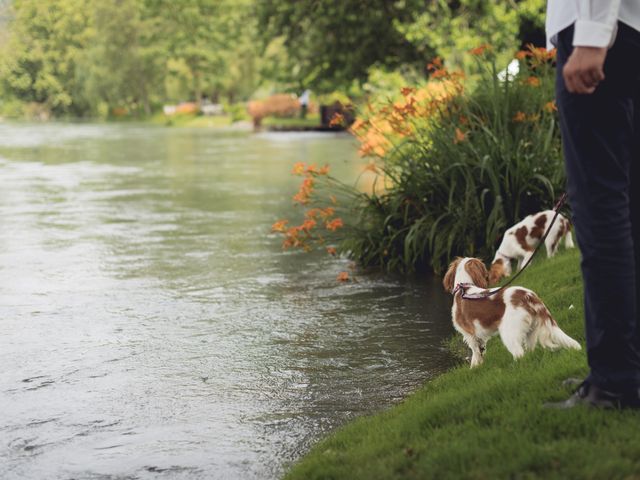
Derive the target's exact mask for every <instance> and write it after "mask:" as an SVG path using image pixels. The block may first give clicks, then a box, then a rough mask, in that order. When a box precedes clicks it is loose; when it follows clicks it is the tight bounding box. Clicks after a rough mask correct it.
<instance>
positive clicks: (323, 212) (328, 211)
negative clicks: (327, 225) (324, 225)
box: [320, 207, 336, 220]
mask: <svg viewBox="0 0 640 480" xmlns="http://www.w3.org/2000/svg"><path fill="white" fill-rule="evenodd" d="M334 213H336V209H335V208H333V207H327V208H325V209H324V210H320V216H321V217H322V218H324V219H325V220H327V219H329V217H332V216H333V214H334Z"/></svg>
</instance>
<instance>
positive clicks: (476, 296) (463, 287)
mask: <svg viewBox="0 0 640 480" xmlns="http://www.w3.org/2000/svg"><path fill="white" fill-rule="evenodd" d="M566 200H567V194H566V192H565V193H563V194H562V196H561V197H560V200H558V202H557V203H556V206H555V207H554V208H553V209H554V210H555V212H556V213H555V214H554V215H553V219H552V220H551V223H550V224H549V227H548V228H547V231H546V232H545V233H544V235H543V236H542V238H541V239H540V243H539V244H538V246H537V247H536V248H535V250H534V251H533V253H532V254H531V256H530V257H529V260H527V261H526V262H525V264H524V265H523V266H522V268H521V269H520V270H519V271H518V272H516V274H515V275H514V276H513V277H511V278H510V279H509V281H508V282H507V283H505V284H504V285H502V286H501V287H499V288H497V289H495V290H484V291H482V292H478V293H467V288H469V287H470V286H472V285H470V284H468V283H459V284H458V285H456V288H455V289H454V290H453V294H454V295H455V294H456V293H457V292H458V291H460V292H462V298H463V299H465V300H482V299H483V298H489V297H491V296H493V295H495V294H496V293H498V292H500V291H502V290H504V289H505V288H507V287H508V286H509V285H511V284H512V283H513V281H514V280H515V279H516V278H518V277H519V276H520V275H521V274H522V272H524V269H525V268H527V267H528V266H529V264H530V263H531V261H532V260H533V257H535V256H536V253H538V250H540V247H541V246H542V244H544V241H545V240H546V239H547V236H548V235H549V232H551V227H553V224H554V223H555V221H556V219H557V218H558V215H560V208H561V207H562V205H564V202H565V201H566ZM473 286H475V285H473Z"/></svg>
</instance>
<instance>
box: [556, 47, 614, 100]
mask: <svg viewBox="0 0 640 480" xmlns="http://www.w3.org/2000/svg"><path fill="white" fill-rule="evenodd" d="M606 56H607V49H606V48H599V47H575V48H574V49H573V52H572V53H571V55H569V59H568V60H567V63H566V64H565V65H564V68H563V69H562V76H563V77H564V83H565V86H566V87H567V90H569V92H571V93H581V94H589V93H593V92H594V91H595V89H596V87H597V86H598V84H599V83H600V82H601V81H602V80H604V70H603V66H604V59H605V57H606Z"/></svg>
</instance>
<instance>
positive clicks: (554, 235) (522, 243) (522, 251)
mask: <svg viewBox="0 0 640 480" xmlns="http://www.w3.org/2000/svg"><path fill="white" fill-rule="evenodd" d="M555 214H556V212H555V211H554V210H545V211H543V212H538V213H536V214H533V215H529V216H528V217H526V218H525V219H524V220H522V221H521V222H518V223H516V224H515V225H514V226H512V227H511V228H509V229H508V230H507V231H506V232H505V233H504V236H503V237H502V243H500V247H498V250H497V252H496V255H495V257H494V258H493V262H492V263H491V270H490V271H489V285H495V284H496V283H497V282H498V281H499V280H500V279H501V278H502V277H508V276H509V275H511V261H512V260H516V261H517V262H518V270H520V269H521V268H522V266H523V265H524V264H525V263H527V262H528V261H529V258H531V256H532V255H533V252H534V251H535V249H536V247H537V246H538V244H539V243H540V241H541V240H542V237H543V236H544V234H545V232H546V231H547V228H549V225H550V224H551V221H552V220H553V217H554V215H555ZM563 238H564V245H565V247H566V248H573V246H574V245H573V238H572V237H571V222H570V221H569V220H568V219H567V218H566V217H565V216H563V215H560V214H558V218H556V221H555V222H554V224H553V226H552V227H551V230H550V231H549V235H547V238H546V239H545V241H544V245H545V247H546V249H547V257H553V256H554V255H555V254H556V253H557V251H558V248H559V246H560V241H561V240H562V239H563Z"/></svg>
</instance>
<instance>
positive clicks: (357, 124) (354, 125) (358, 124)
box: [349, 118, 368, 132]
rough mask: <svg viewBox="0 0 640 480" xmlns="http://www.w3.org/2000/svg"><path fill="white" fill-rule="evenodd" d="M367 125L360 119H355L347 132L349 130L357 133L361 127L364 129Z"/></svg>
mask: <svg viewBox="0 0 640 480" xmlns="http://www.w3.org/2000/svg"><path fill="white" fill-rule="evenodd" d="M367 123H368V122H365V121H364V120H362V119H361V118H357V119H356V121H355V122H353V123H352V124H351V128H350V129H349V130H351V132H357V131H358V130H360V129H361V128H362V127H364V126H365V125H366V124H367Z"/></svg>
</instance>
